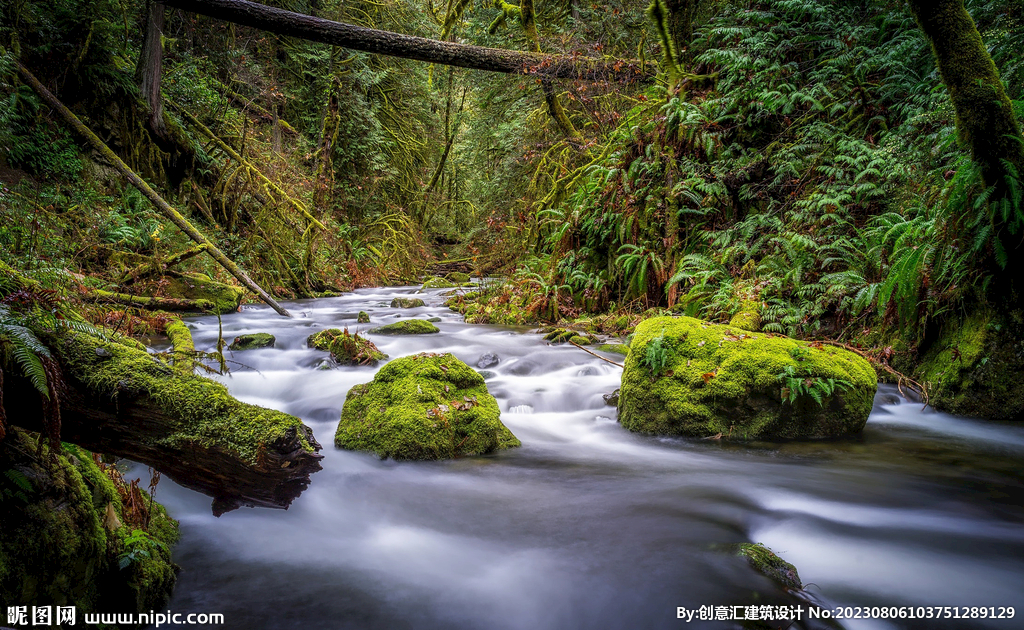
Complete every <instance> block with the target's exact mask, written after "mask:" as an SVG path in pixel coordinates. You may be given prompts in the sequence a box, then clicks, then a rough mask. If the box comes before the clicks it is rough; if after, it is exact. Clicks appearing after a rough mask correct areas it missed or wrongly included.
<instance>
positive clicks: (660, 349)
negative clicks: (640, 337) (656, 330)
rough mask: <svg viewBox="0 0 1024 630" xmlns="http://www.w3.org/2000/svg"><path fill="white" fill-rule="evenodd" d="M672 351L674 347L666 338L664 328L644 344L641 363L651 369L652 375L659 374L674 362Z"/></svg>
mask: <svg viewBox="0 0 1024 630" xmlns="http://www.w3.org/2000/svg"><path fill="white" fill-rule="evenodd" d="M671 352H672V348H671V347H670V346H669V343H668V340H667V339H666V338H665V331H664V329H662V332H661V334H660V335H658V336H656V337H654V338H652V339H651V340H650V341H649V342H647V345H646V346H644V353H643V356H642V357H640V363H641V365H643V366H645V367H646V368H647V369H648V370H650V372H651V375H652V376H659V375H660V374H661V373H662V372H664V371H665V368H666V366H668V365H669V364H670V363H671V362H672V357H671Z"/></svg>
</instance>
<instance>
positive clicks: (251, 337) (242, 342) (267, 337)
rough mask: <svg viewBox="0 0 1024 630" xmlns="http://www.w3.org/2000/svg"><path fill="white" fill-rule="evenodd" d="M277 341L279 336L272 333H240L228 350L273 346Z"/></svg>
mask: <svg viewBox="0 0 1024 630" xmlns="http://www.w3.org/2000/svg"><path fill="white" fill-rule="evenodd" d="M276 343H277V337H275V336H274V335H271V334H270V333H250V334H248V335H238V336H237V337H235V340H234V341H232V342H231V345H230V346H228V350H235V351H240V350H258V349H260V348H273V347H274V344H276Z"/></svg>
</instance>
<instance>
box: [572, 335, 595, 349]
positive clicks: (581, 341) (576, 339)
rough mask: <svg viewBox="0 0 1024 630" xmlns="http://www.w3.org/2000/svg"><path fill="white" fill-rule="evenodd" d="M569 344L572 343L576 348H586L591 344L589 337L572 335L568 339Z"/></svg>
mask: <svg viewBox="0 0 1024 630" xmlns="http://www.w3.org/2000/svg"><path fill="white" fill-rule="evenodd" d="M569 343H574V344H576V345H577V346H586V345H590V343H592V342H591V339H590V337H584V336H582V335H573V336H572V337H570V338H569Z"/></svg>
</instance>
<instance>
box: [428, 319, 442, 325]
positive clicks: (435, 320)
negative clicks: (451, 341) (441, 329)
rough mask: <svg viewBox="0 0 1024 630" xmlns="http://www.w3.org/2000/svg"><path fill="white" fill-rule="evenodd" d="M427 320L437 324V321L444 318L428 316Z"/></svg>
mask: <svg viewBox="0 0 1024 630" xmlns="http://www.w3.org/2000/svg"><path fill="white" fill-rule="evenodd" d="M427 321H428V322H430V323H432V324H436V323H437V322H439V321H442V320H441V318H440V317H428V318H427Z"/></svg>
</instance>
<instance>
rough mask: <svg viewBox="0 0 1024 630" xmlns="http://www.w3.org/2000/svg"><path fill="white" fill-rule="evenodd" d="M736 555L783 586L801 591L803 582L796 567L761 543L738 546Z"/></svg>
mask: <svg viewBox="0 0 1024 630" xmlns="http://www.w3.org/2000/svg"><path fill="white" fill-rule="evenodd" d="M736 555H738V556H740V557H743V558H746V559H747V562H749V563H750V566H751V567H752V568H753V569H754V570H755V571H757V572H758V573H761V574H762V575H764V576H765V577H768V578H770V579H772V580H774V581H776V582H778V583H779V584H781V585H782V586H785V587H788V588H791V589H796V590H800V589H802V588H803V582H801V581H800V574H799V573H797V571H796V567H794V566H793V565H791V564H790V563H788V562H786V561H785V560H783V559H782V558H780V557H779V556H777V555H776V554H775V553H774V552H773V551H772V550H771V549H769V548H768V547H765V546H764V545H762V544H761V543H744V544H741V545H737V546H736Z"/></svg>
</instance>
